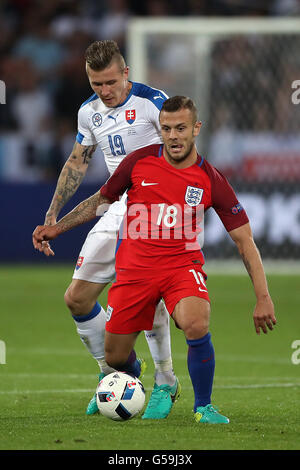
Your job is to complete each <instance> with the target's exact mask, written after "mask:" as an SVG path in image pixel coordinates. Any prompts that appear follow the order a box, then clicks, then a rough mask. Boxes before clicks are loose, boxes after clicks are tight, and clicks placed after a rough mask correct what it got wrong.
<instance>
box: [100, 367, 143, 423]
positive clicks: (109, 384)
mask: <svg viewBox="0 0 300 470" xmlns="http://www.w3.org/2000/svg"><path fill="white" fill-rule="evenodd" d="M96 399H97V405H98V408H99V411H100V413H101V414H102V415H104V416H106V417H107V418H110V419H113V420H114V421H125V420H128V419H131V418H133V417H134V416H136V415H137V414H138V413H139V412H140V411H141V409H142V408H143V406H144V403H145V390H144V387H143V384H142V382H141V381H140V380H139V379H137V378H136V377H134V376H132V375H129V374H126V373H125V372H118V371H117V372H113V373H112V374H109V375H106V376H105V377H104V378H103V379H102V380H101V381H100V382H99V384H98V387H97V390H96Z"/></svg>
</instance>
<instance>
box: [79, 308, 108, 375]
mask: <svg viewBox="0 0 300 470" xmlns="http://www.w3.org/2000/svg"><path fill="white" fill-rule="evenodd" d="M105 315H106V314H105V310H104V309H103V308H102V307H101V305H100V304H99V303H98V302H97V303H96V304H95V306H94V308H93V309H92V310H91V312H90V313H88V314H87V315H76V316H75V315H72V316H73V319H74V322H75V324H76V328H77V333H78V334H79V337H80V339H81V341H82V342H83V344H84V345H85V346H86V348H87V349H88V351H89V352H90V353H91V355H92V356H93V357H94V359H96V361H97V362H98V364H99V367H100V371H101V372H103V373H104V374H105V375H107V374H110V373H111V372H114V370H115V369H112V368H111V367H110V366H109V365H107V363H106V362H105V359H104V358H105V353H104V334H105V323H106V319H105Z"/></svg>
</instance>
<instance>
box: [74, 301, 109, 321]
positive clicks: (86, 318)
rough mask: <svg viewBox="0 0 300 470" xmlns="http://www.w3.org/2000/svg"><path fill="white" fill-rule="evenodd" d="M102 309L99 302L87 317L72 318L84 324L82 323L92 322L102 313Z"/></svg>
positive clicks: (75, 316) (76, 316)
mask: <svg viewBox="0 0 300 470" xmlns="http://www.w3.org/2000/svg"><path fill="white" fill-rule="evenodd" d="M101 308H102V307H101V305H100V304H99V302H96V303H95V305H94V307H93V308H92V310H91V311H90V312H89V313H87V314H86V315H72V317H73V318H74V320H75V321H77V322H79V323H82V322H85V321H88V320H91V319H92V318H95V317H96V316H97V315H98V313H99V312H100V310H101Z"/></svg>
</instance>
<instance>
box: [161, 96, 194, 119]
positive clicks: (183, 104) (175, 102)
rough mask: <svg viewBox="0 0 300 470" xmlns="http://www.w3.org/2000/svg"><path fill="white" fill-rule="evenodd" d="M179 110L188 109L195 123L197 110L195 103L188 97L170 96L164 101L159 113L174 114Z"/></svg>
mask: <svg viewBox="0 0 300 470" xmlns="http://www.w3.org/2000/svg"><path fill="white" fill-rule="evenodd" d="M180 109H189V110H190V111H191V113H192V114H193V116H194V121H195V122H196V121H197V108H196V106H195V103H194V102H193V100H191V98H189V97H188V96H179V95H176V96H172V97H171V98H168V99H167V100H166V101H164V103H163V105H162V108H161V112H162V111H166V112H167V113H174V112H176V111H179V110H180Z"/></svg>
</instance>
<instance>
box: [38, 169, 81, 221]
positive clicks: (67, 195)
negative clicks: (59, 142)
mask: <svg viewBox="0 0 300 470" xmlns="http://www.w3.org/2000/svg"><path fill="white" fill-rule="evenodd" d="M85 173H86V169H85V168H83V169H76V168H73V167H72V166H71V165H70V164H69V163H68V162H67V163H66V164H65V166H64V167H63V169H62V171H61V174H60V176H59V178H58V181H57V186H56V189H55V193H54V195H53V198H52V201H51V204H50V207H49V209H48V211H47V214H46V218H45V223H46V224H47V223H48V222H51V219H53V218H56V217H57V216H58V214H59V213H60V211H61V209H62V208H63V207H64V206H65V205H66V204H67V202H68V201H69V200H70V199H71V197H72V196H73V195H74V194H75V192H76V191H77V189H78V188H79V186H80V184H81V182H82V180H83V178H84V176H85Z"/></svg>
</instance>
